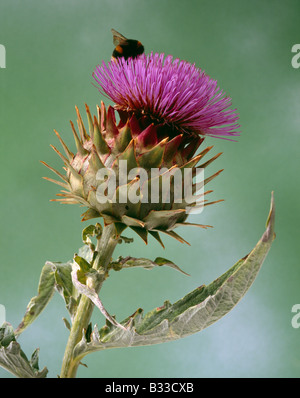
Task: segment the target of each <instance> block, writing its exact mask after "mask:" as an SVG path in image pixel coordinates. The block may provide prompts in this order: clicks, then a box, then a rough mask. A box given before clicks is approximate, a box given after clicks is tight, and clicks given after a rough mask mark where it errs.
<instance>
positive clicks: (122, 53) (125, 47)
mask: <svg viewBox="0 0 300 398" xmlns="http://www.w3.org/2000/svg"><path fill="white" fill-rule="evenodd" d="M111 32H112V34H113V43H114V45H115V49H114V51H113V53H112V58H113V59H116V58H120V57H123V58H125V59H128V58H130V57H131V58H136V57H137V56H138V55H141V54H143V52H144V46H143V45H142V43H141V42H140V41H138V40H133V39H127V38H126V37H124V36H123V35H121V33H119V32H117V31H116V30H114V29H112V30H111Z"/></svg>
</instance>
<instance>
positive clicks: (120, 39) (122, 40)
mask: <svg viewBox="0 0 300 398" xmlns="http://www.w3.org/2000/svg"><path fill="white" fill-rule="evenodd" d="M111 33H112V34H113V43H114V46H118V45H120V44H122V45H126V44H128V43H127V40H128V39H127V38H126V37H125V36H123V35H121V33H119V32H117V31H116V30H114V29H111Z"/></svg>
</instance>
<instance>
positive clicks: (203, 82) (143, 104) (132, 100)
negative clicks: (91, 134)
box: [93, 53, 240, 138]
mask: <svg viewBox="0 0 300 398" xmlns="http://www.w3.org/2000/svg"><path fill="white" fill-rule="evenodd" d="M93 77H94V79H95V81H96V82H97V83H98V84H99V87H98V89H99V91H100V92H101V93H102V94H104V95H105V96H107V97H108V98H110V99H111V100H112V101H113V102H114V103H115V104H116V105H115V108H116V109H118V110H123V111H126V112H130V113H131V114H133V113H134V114H135V115H136V116H137V117H141V116H143V118H144V119H146V120H147V118H148V119H149V120H150V121H151V122H154V123H155V124H157V125H167V126H170V127H172V129H173V130H174V133H173V134H180V133H188V134H193V135H195V134H197V135H199V134H200V135H204V136H213V137H223V138H228V137H231V136H236V135H238V134H239V132H238V131H237V129H238V128H239V127H240V126H239V125H238V124H237V120H238V115H237V113H236V110H235V109H230V108H229V107H230V106H231V99H230V98H229V97H227V96H225V93H224V92H223V91H222V90H221V89H220V88H219V87H218V85H217V81H216V80H212V79H211V78H210V77H209V76H208V75H206V74H205V72H204V71H202V70H201V69H198V68H196V66H195V65H192V64H190V63H188V62H185V61H180V60H179V59H173V57H172V56H170V55H169V56H166V57H165V56H164V54H157V53H156V54H153V53H151V54H150V55H144V54H143V55H141V56H139V57H138V58H136V59H132V58H131V59H129V60H125V59H124V58H118V59H117V60H114V61H111V62H109V63H108V64H106V63H105V62H103V63H102V65H99V66H98V67H97V68H96V69H95V71H94V73H93ZM170 134H171V133H170V130H169V132H168V135H170Z"/></svg>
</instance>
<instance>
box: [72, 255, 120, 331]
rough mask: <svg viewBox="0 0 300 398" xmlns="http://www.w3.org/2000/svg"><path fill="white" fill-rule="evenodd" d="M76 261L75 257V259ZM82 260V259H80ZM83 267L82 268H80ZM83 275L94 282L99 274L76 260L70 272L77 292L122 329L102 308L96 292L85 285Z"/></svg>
mask: <svg viewBox="0 0 300 398" xmlns="http://www.w3.org/2000/svg"><path fill="white" fill-rule="evenodd" d="M75 259H76V257H75ZM80 259H81V258H80ZM81 260H82V259H81ZM82 267H83V268H82ZM83 274H85V277H86V276H89V277H90V278H92V279H94V280H99V278H100V273H99V272H98V271H96V270H95V269H93V268H89V269H88V270H87V269H86V264H85V263H83V262H82V261H78V259H76V260H75V261H74V263H73V270H72V281H73V284H74V286H75V287H76V289H77V290H78V292H79V293H80V294H82V295H84V296H86V297H88V298H89V299H90V300H91V301H92V302H93V303H94V305H95V306H96V307H98V309H99V310H100V311H101V313H102V314H103V315H104V316H105V318H106V319H108V320H109V321H110V322H111V323H112V324H113V325H115V326H117V327H120V328H122V329H123V328H124V327H123V326H122V325H120V324H119V323H118V322H117V321H116V320H115V319H114V318H113V317H112V316H111V315H110V314H109V313H108V312H107V311H106V309H105V308H104V306H103V304H102V301H101V300H100V298H99V296H98V294H97V292H96V291H95V289H93V288H92V287H89V286H87V285H86V280H84V278H83Z"/></svg>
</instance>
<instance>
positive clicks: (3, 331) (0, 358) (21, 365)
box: [0, 322, 48, 378]
mask: <svg viewBox="0 0 300 398" xmlns="http://www.w3.org/2000/svg"><path fill="white" fill-rule="evenodd" d="M38 354H39V350H38V349H36V350H35V351H34V353H33V354H32V356H31V359H30V361H28V359H27V357H26V355H25V354H24V352H23V351H22V350H21V347H20V344H19V343H17V342H16V339H15V335H14V332H13V327H12V326H11V324H9V323H8V322H5V323H4V324H3V325H2V326H1V328H0V366H2V367H3V368H4V369H6V370H7V371H8V372H10V373H12V374H13V375H15V376H17V377H20V378H44V377H46V375H47V373H48V370H47V368H44V369H43V370H41V371H39V365H38Z"/></svg>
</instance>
